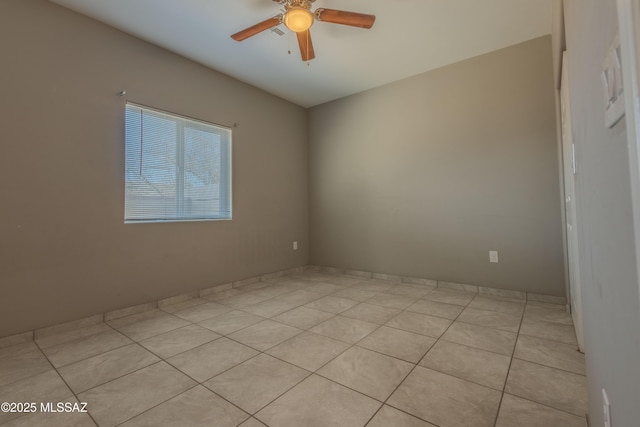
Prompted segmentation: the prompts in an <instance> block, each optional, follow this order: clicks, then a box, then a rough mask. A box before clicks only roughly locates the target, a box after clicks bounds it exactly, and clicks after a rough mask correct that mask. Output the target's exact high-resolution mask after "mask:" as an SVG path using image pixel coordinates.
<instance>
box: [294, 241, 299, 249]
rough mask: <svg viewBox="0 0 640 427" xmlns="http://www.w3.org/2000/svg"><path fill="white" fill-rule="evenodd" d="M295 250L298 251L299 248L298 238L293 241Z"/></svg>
mask: <svg viewBox="0 0 640 427" xmlns="http://www.w3.org/2000/svg"><path fill="white" fill-rule="evenodd" d="M293 250H294V251H297V250H298V241H297V240H294V241H293Z"/></svg>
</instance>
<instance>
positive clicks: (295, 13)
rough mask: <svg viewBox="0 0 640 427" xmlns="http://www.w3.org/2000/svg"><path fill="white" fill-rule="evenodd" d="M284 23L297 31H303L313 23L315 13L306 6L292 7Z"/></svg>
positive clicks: (285, 16)
mask: <svg viewBox="0 0 640 427" xmlns="http://www.w3.org/2000/svg"><path fill="white" fill-rule="evenodd" d="M284 25H285V26H286V27H287V28H288V29H290V30H291V31H293V32H295V33H302V32H304V31H307V30H308V29H309V28H311V26H312V25H313V14H312V13H311V12H309V11H308V10H307V9H305V8H302V7H292V8H291V9H289V10H288V11H287V13H286V14H285V15H284Z"/></svg>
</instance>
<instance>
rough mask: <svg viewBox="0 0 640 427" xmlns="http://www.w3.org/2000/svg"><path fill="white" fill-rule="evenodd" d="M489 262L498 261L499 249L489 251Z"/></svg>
mask: <svg viewBox="0 0 640 427" xmlns="http://www.w3.org/2000/svg"><path fill="white" fill-rule="evenodd" d="M489 262H498V251H489Z"/></svg>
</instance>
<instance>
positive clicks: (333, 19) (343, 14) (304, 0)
mask: <svg viewBox="0 0 640 427" xmlns="http://www.w3.org/2000/svg"><path fill="white" fill-rule="evenodd" d="M273 1H274V2H276V3H279V4H281V5H282V6H284V10H283V11H282V13H280V14H278V15H276V16H274V17H273V18H269V19H266V20H264V21H262V22H259V23H257V24H256V25H253V26H251V27H249V28H245V29H244V30H242V31H240V32H237V33H235V34H233V35H232V36H231V38H232V39H234V40H236V41H239V42H240V41H242V40H245V39H248V38H249V37H252V36H255V35H256V34H258V33H261V32H263V31H265V30H268V29H270V28H273V27H276V26H278V25H280V24H283V23H284V25H285V26H286V27H287V28H288V29H290V30H291V31H293V32H295V33H296V35H297V37H298V45H299V46H300V53H301V54H302V60H303V61H309V60H311V59H313V58H315V56H316V55H315V52H314V51H313V43H312V42H311V33H310V31H309V28H311V26H312V25H313V22H314V21H316V20H317V21H321V22H330V23H332V24H342V25H350V26H352V27H360V28H366V29H369V28H371V27H372V26H373V23H374V22H375V20H376V17H375V15H366V14H364V13H355V12H347V11H344V10H335V9H323V8H318V9H316V10H315V11H314V12H313V13H312V12H311V4H312V3H313V2H315V0H273Z"/></svg>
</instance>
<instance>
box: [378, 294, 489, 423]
mask: <svg viewBox="0 0 640 427" xmlns="http://www.w3.org/2000/svg"><path fill="white" fill-rule="evenodd" d="M436 289H437V288H436ZM430 292H431V291H430ZM427 295H428V294H427ZM425 296H426V295H425ZM477 296H478V293H477V292H476V293H475V295H474V297H473V298H472V299H471V300H469V302H468V303H467V304H466V305H464V309H463V310H461V311H460V313H458V315H457V316H456V317H455V319H453V320H451V319H449V320H451V323H450V324H449V326H447V328H446V329H445V330H444V331H443V332H442V334H440V336H439V337H438V338H436V341H435V342H434V343H433V345H432V346H431V347H429V349H428V350H427V351H426V352H425V354H423V355H422V357H421V358H420V360H419V361H418V363H416V364H415V365H414V366H413V368H412V369H411V371H409V373H408V374H407V375H405V377H404V378H403V379H402V381H400V383H398V385H397V386H396V387H395V388H394V389H393V391H392V392H391V393H390V394H389V396H387V398H386V399H385V401H384V402H383V406H384V405H388V406H390V407H392V408H394V409H397V410H399V411H401V412H404V413H406V414H409V415H411V416H413V417H416V418H418V419H421V420H423V421H426V422H427V423H430V424H434V423H432V422H431V421H428V420H426V419H424V418H421V417H419V416H417V415H415V414H410V413H408V412H406V411H404V410H402V409H400V408H397V407H395V406H393V405H390V404H389V403H388V402H389V399H391V397H392V396H393V395H394V394H395V392H396V391H397V390H398V389H399V388H400V387H401V386H402V384H403V383H404V382H405V381H406V379H407V378H408V377H409V376H410V375H411V374H412V373H413V371H415V369H416V368H417V367H418V366H421V365H420V362H422V360H423V359H424V358H425V357H426V356H427V354H429V352H430V351H431V349H433V347H435V346H436V344H438V341H440V339H441V338H442V337H443V336H444V334H446V333H447V331H448V330H449V328H451V326H452V325H453V324H454V323H455V321H456V320H457V319H458V317H460V315H462V313H463V312H464V310H465V309H466V308H467V307H468V306H469V304H471V301H473V300H474V299H475V298H476V297H477ZM436 302H437V301H436ZM403 311H404V310H403ZM421 367H422V366H421ZM436 372H439V371H436ZM441 373H442V374H444V373H443V372H441ZM444 375H447V374H444ZM370 421H371V420H369V422H370ZM434 425H435V426H437V424H434Z"/></svg>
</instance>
